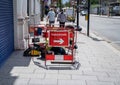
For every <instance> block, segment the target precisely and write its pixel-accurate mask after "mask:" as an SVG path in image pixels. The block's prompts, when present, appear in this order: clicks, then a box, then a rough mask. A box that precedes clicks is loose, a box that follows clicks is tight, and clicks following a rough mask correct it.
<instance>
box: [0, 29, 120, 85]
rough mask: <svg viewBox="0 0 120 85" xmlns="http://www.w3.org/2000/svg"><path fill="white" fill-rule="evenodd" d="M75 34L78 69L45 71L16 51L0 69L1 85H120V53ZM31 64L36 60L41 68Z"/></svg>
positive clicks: (95, 39) (83, 33)
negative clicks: (76, 36)
mask: <svg viewBox="0 0 120 85" xmlns="http://www.w3.org/2000/svg"><path fill="white" fill-rule="evenodd" d="M90 35H91V37H87V36H86V35H85V30H83V31H82V32H78V40H77V45H78V49H77V52H76V57H77V60H78V61H79V63H80V68H79V69H78V70H69V69H65V68H64V69H52V70H51V69H50V70H46V69H45V68H44V61H42V60H39V59H37V58H36V57H33V58H30V57H23V56H22V55H23V51H15V52H14V53H13V54H12V55H11V56H10V58H9V59H8V60H7V61H6V63H5V64H4V65H3V66H2V68H0V85H120V52H119V51H117V50H116V49H114V48H113V47H112V46H111V45H110V44H108V43H107V42H106V41H104V40H103V39H101V38H100V37H98V36H96V35H94V34H92V33H91V34H90ZM33 61H38V62H39V64H40V65H41V66H38V65H37V63H35V62H33Z"/></svg>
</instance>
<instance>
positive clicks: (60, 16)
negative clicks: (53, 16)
mask: <svg viewBox="0 0 120 85" xmlns="http://www.w3.org/2000/svg"><path fill="white" fill-rule="evenodd" d="M66 19H67V18H66V15H65V13H64V12H63V10H61V12H60V13H59V14H58V18H57V21H59V24H60V27H64V26H65V22H66Z"/></svg>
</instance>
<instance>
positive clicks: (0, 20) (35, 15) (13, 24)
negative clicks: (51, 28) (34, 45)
mask: <svg viewBox="0 0 120 85" xmlns="http://www.w3.org/2000/svg"><path fill="white" fill-rule="evenodd" d="M40 8H41V4H40V0H0V65H2V63H3V62H4V61H5V60H6V59H7V58H8V57H9V56H10V55H11V53H12V52H13V51H14V50H21V49H25V47H26V44H27V43H26V40H25V38H26V37H28V35H29V33H28V30H29V25H30V24H31V25H33V24H40V14H41V9H40Z"/></svg>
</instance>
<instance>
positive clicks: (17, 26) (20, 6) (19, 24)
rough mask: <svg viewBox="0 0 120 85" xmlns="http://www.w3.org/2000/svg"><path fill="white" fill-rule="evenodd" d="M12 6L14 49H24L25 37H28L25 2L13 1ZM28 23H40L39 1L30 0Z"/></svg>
mask: <svg viewBox="0 0 120 85" xmlns="http://www.w3.org/2000/svg"><path fill="white" fill-rule="evenodd" d="M34 2H35V6H34ZM13 4H14V8H13V9H14V45H15V46H14V47H15V49H25V47H26V46H25V44H26V41H25V37H26V36H28V19H29V18H28V14H27V10H28V9H27V0H13ZM29 4H30V10H29V11H30V14H29V15H30V16H29V17H30V23H31V24H39V23H40V0H30V3H29Z"/></svg>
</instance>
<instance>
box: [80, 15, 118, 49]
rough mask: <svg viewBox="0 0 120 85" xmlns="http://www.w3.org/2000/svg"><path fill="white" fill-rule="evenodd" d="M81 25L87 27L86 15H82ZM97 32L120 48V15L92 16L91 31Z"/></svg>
mask: <svg viewBox="0 0 120 85" xmlns="http://www.w3.org/2000/svg"><path fill="white" fill-rule="evenodd" d="M79 19H80V20H79V21H80V25H81V26H83V27H85V28H87V21H85V16H80V18H79ZM91 31H93V32H95V33H97V34H98V35H99V36H100V37H102V38H104V39H105V40H106V41H108V42H109V43H111V44H112V45H113V46H114V47H115V48H117V49H119V50H120V17H117V18H116V17H105V16H95V15H91V16H90V32H91Z"/></svg>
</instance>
